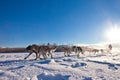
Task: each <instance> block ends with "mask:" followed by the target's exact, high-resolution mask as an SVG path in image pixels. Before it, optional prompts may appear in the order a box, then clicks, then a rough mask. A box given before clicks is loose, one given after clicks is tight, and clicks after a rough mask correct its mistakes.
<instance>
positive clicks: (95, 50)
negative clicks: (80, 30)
mask: <svg viewBox="0 0 120 80" xmlns="http://www.w3.org/2000/svg"><path fill="white" fill-rule="evenodd" d="M91 52H93V53H94V54H96V53H98V52H99V50H98V49H92V50H91Z"/></svg>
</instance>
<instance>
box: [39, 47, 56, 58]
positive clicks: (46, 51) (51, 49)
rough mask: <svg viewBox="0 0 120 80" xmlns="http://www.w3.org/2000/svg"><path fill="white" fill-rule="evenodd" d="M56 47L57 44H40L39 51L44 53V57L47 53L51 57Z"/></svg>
mask: <svg viewBox="0 0 120 80" xmlns="http://www.w3.org/2000/svg"><path fill="white" fill-rule="evenodd" d="M56 49H57V46H49V45H47V46H45V45H44V46H41V50H40V51H41V52H42V53H44V54H45V55H44V56H45V58H47V57H48V56H49V55H51V59H52V58H53V56H52V53H54V52H55V51H56Z"/></svg>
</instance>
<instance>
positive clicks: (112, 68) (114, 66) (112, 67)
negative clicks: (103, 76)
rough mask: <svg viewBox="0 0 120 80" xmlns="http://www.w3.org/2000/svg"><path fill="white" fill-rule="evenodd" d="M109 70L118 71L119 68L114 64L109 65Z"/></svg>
mask: <svg viewBox="0 0 120 80" xmlns="http://www.w3.org/2000/svg"><path fill="white" fill-rule="evenodd" d="M108 69H111V70H118V68H117V66H116V65H114V64H109V65H108Z"/></svg>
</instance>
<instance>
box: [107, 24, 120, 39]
mask: <svg viewBox="0 0 120 80" xmlns="http://www.w3.org/2000/svg"><path fill="white" fill-rule="evenodd" d="M106 38H107V40H108V41H119V40H120V28H119V27H118V26H117V25H115V26H111V27H110V28H108V29H107V30H106Z"/></svg>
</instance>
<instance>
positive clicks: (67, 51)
mask: <svg viewBox="0 0 120 80" xmlns="http://www.w3.org/2000/svg"><path fill="white" fill-rule="evenodd" d="M62 48H63V51H64V56H65V57H67V56H70V54H71V52H72V49H71V47H69V46H63V47H62Z"/></svg>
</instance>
